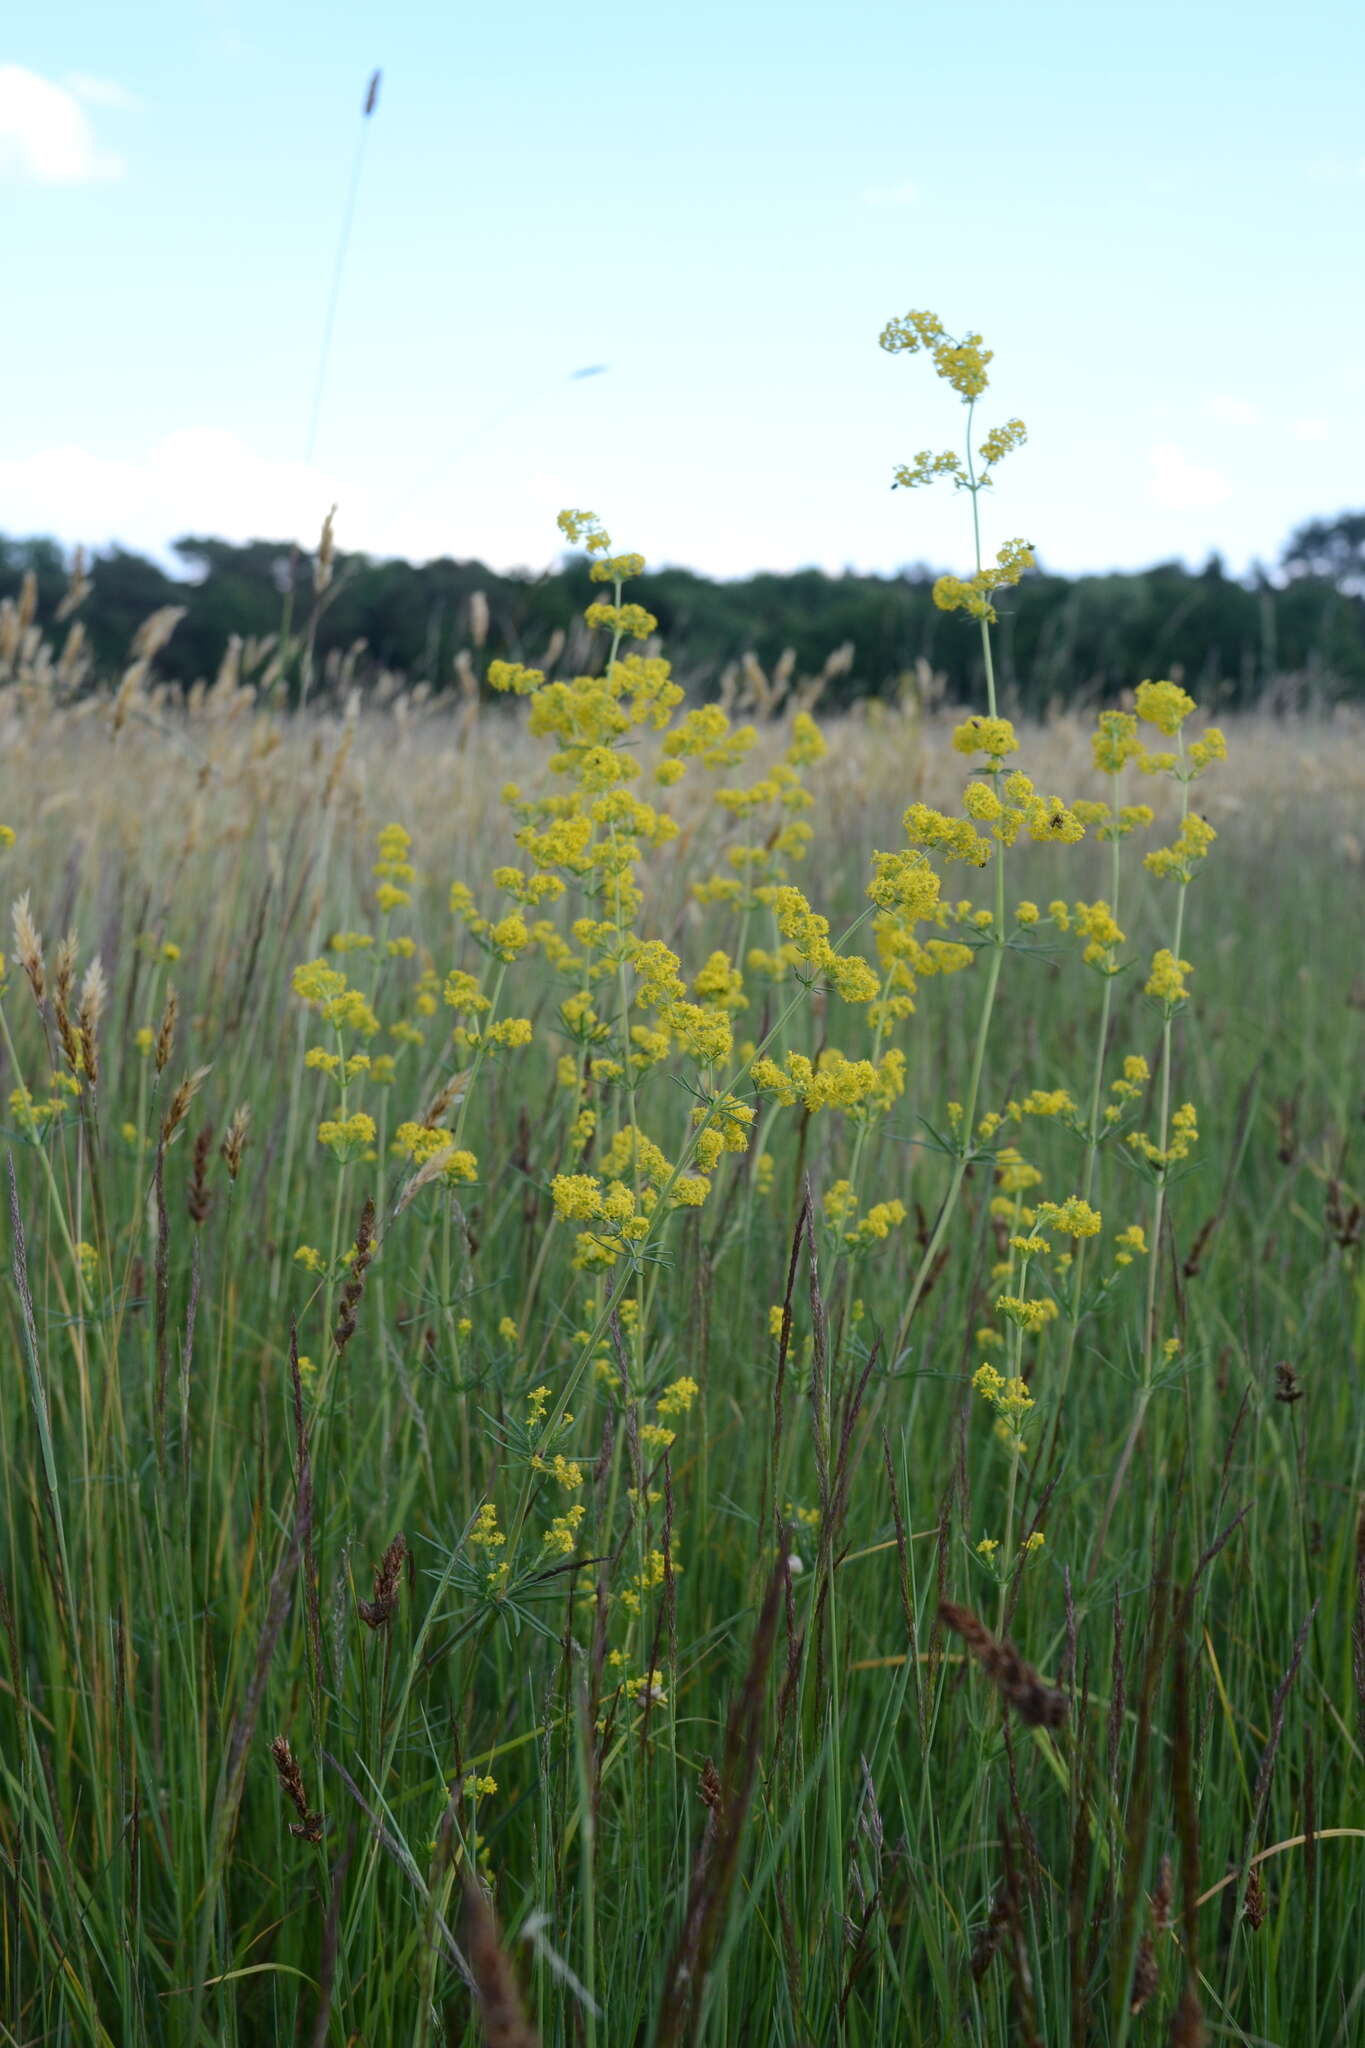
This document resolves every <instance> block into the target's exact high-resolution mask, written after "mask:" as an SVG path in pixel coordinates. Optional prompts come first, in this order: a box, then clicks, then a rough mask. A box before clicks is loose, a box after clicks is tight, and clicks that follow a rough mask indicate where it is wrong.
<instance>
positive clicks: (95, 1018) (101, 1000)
mask: <svg viewBox="0 0 1365 2048" xmlns="http://www.w3.org/2000/svg"><path fill="white" fill-rule="evenodd" d="M108 997H109V984H108V982H107V981H106V979H105V975H104V965H103V962H102V961H101V960H100V958H99V955H98V954H96V956H95V958H94V959H93V960H92V961H91V962H90V965H89V966H88V967H87V968H86V970H85V973H84V975H83V976H82V978H81V992H80V999H79V1002H78V1003H77V1007H76V1025H77V1028H78V1030H79V1032H80V1040H81V1062H82V1065H83V1066H84V1068H85V1073H86V1078H87V1079H88V1080H89V1082H90V1085H91V1087H92V1088H93V1087H95V1086H97V1085H98V1083H99V1077H100V1066H99V1028H100V1019H101V1017H102V1016H103V1015H104V1006H105V1003H106V1002H107V1000H108Z"/></svg>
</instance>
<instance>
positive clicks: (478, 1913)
mask: <svg viewBox="0 0 1365 2048" xmlns="http://www.w3.org/2000/svg"><path fill="white" fill-rule="evenodd" d="M464 1943H465V1954H466V1955H467V1956H468V1958H469V1968H470V1971H471V1973H472V1975H473V1978H474V1989H475V1992H476V1993H477V1996H478V2000H479V2017H480V2018H481V2019H482V2021H483V2031H484V2036H485V2038H486V2039H487V2042H488V2048H536V2034H535V2029H534V2028H533V2027H532V2025H531V2022H530V2021H529V2020H528V2019H527V2017H526V2008H525V2006H524V2005H523V2004H522V2002H521V1991H520V1988H519V1987H518V1984H517V1980H516V1976H515V1974H514V1972H513V1969H512V1965H511V1962H510V1961H509V1959H508V1955H507V1951H506V1949H504V1947H503V1945H502V1940H501V1937H500V1935H499V1933H498V1923H497V1920H496V1918H495V1917H494V1913H493V1908H492V1907H491V1906H490V1905H489V1903H488V1899H487V1896H486V1894H485V1892H484V1889H483V1887H482V1885H480V1884H478V1883H476V1882H475V1880H474V1879H473V1878H471V1877H467V1878H466V1880H465V1888H464Z"/></svg>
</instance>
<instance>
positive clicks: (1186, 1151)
mask: <svg viewBox="0 0 1365 2048" xmlns="http://www.w3.org/2000/svg"><path fill="white" fill-rule="evenodd" d="M1126 1142H1127V1143H1128V1144H1129V1145H1131V1146H1132V1148H1133V1150H1134V1151H1135V1152H1137V1153H1139V1154H1140V1155H1141V1156H1142V1158H1144V1159H1145V1160H1146V1161H1147V1163H1148V1165H1149V1166H1154V1167H1156V1168H1158V1169H1159V1170H1164V1169H1165V1168H1166V1167H1168V1166H1174V1165H1176V1164H1177V1163H1178V1162H1179V1161H1180V1160H1182V1159H1188V1157H1189V1155H1190V1153H1191V1152H1192V1151H1193V1150H1194V1147H1195V1146H1196V1145H1197V1144H1198V1142H1199V1115H1198V1112H1197V1111H1196V1109H1195V1106H1194V1104H1193V1103H1192V1102H1182V1103H1181V1105H1180V1107H1179V1109H1177V1110H1176V1112H1175V1114H1174V1115H1173V1116H1172V1118H1171V1137H1170V1143H1169V1144H1168V1145H1166V1146H1164V1147H1163V1146H1161V1145H1158V1144H1157V1143H1156V1141H1155V1140H1154V1139H1152V1138H1149V1137H1147V1136H1146V1134H1145V1133H1144V1132H1142V1131H1134V1132H1133V1133H1132V1134H1131V1135H1130V1136H1129V1138H1128V1139H1127V1141H1126Z"/></svg>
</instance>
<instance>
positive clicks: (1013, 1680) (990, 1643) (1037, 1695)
mask: <svg viewBox="0 0 1365 2048" xmlns="http://www.w3.org/2000/svg"><path fill="white" fill-rule="evenodd" d="M938 1616H939V1620H940V1621H941V1622H942V1623H943V1625H944V1627H945V1628H950V1629H953V1630H954V1631H955V1632H956V1633H957V1634H958V1635H960V1636H961V1638H962V1640H963V1642H964V1643H965V1644H966V1645H967V1648H968V1649H969V1650H970V1651H971V1653H972V1655H973V1656H974V1657H975V1658H976V1660H977V1662H978V1663H979V1664H980V1666H981V1668H982V1670H983V1671H984V1672H985V1673H986V1676H987V1677H988V1678H989V1679H990V1680H991V1681H992V1683H993V1684H994V1685H995V1686H996V1687H997V1689H998V1690H999V1692H1000V1695H1001V1698H1002V1699H1004V1701H1005V1702H1006V1704H1007V1705H1008V1706H1011V1707H1013V1708H1014V1711H1015V1713H1016V1714H1018V1716H1019V1718H1020V1720H1021V1721H1025V1722H1027V1723H1028V1725H1029V1727H1030V1728H1060V1727H1061V1726H1062V1724H1063V1722H1064V1721H1065V1720H1066V1696H1065V1694H1063V1693H1060V1692H1058V1691H1057V1690H1056V1688H1055V1687H1054V1686H1050V1685H1047V1684H1045V1683H1044V1681H1043V1679H1042V1678H1040V1677H1039V1675H1038V1673H1037V1672H1036V1671H1035V1670H1034V1668H1033V1666H1032V1665H1031V1664H1026V1663H1025V1662H1024V1660H1023V1658H1022V1657H1021V1656H1020V1655H1019V1652H1018V1651H1017V1650H1016V1649H1015V1647H1014V1644H1013V1643H1011V1642H1008V1641H1001V1640H998V1639H997V1638H996V1637H995V1636H993V1635H992V1634H991V1632H990V1630H989V1629H988V1628H987V1627H986V1624H985V1623H984V1622H983V1621H982V1620H980V1619H979V1617H978V1616H977V1615H975V1614H973V1613H972V1611H971V1609H970V1608H969V1607H954V1606H953V1605H952V1604H951V1602H949V1601H947V1600H945V1601H943V1602H942V1603H941V1605H940V1607H939V1610H938Z"/></svg>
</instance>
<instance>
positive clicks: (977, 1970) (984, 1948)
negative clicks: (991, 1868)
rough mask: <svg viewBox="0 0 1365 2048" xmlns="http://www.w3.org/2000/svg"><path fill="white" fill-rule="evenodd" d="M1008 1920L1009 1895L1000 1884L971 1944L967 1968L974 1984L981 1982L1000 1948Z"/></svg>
mask: <svg viewBox="0 0 1365 2048" xmlns="http://www.w3.org/2000/svg"><path fill="white" fill-rule="evenodd" d="M1009 1918H1010V1903H1009V1895H1008V1893H1007V1892H1006V1890H1005V1887H1004V1885H1003V1884H1000V1885H997V1886H996V1888H995V1892H994V1894H993V1895H992V1898H991V1909H990V1912H989V1913H988V1914H987V1915H986V1919H985V1921H984V1923H983V1925H982V1926H981V1927H980V1928H978V1930H977V1935H976V1939H975V1940H974V1941H973V1943H972V1953H971V1957H970V1960H969V1962H968V1968H969V1969H970V1970H971V1973H972V1982H973V1983H974V1984H979V1983H980V1982H981V1979H982V1978H983V1977H984V1976H985V1974H986V1972H987V1970H989V1968H990V1966H991V1964H992V1962H993V1961H994V1960H995V1954H996V1951H997V1949H998V1948H999V1947H1000V1943H1001V1941H1002V1940H1003V1938H1004V1933H1005V1929H1006V1927H1008V1925H1009Z"/></svg>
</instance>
